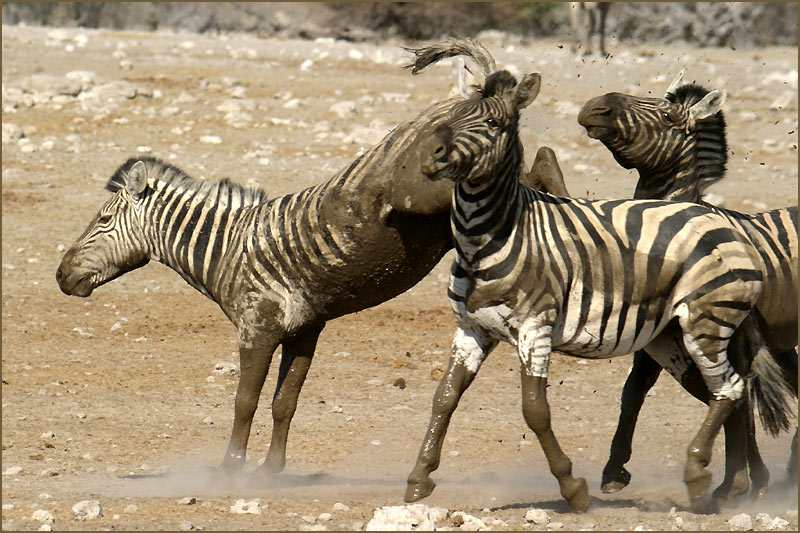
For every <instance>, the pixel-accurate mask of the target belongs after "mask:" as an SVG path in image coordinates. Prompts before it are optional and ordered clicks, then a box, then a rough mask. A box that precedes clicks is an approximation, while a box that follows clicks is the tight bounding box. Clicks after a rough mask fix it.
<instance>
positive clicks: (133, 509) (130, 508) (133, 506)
mask: <svg viewBox="0 0 800 533" xmlns="http://www.w3.org/2000/svg"><path fill="white" fill-rule="evenodd" d="M138 510H139V506H138V505H136V504H135V503H130V504H128V505H126V506H125V509H123V510H122V512H124V513H135V512H136V511H138Z"/></svg>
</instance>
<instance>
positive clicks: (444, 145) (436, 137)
mask: <svg viewBox="0 0 800 533" xmlns="http://www.w3.org/2000/svg"><path fill="white" fill-rule="evenodd" d="M451 138H452V131H451V130H450V128H449V127H447V126H445V125H442V126H439V127H438V128H436V130H435V131H434V132H433V133H432V134H431V135H430V136H429V137H428V138H427V139H425V141H423V142H422V144H421V146H420V170H421V171H422V173H423V174H424V175H426V176H428V177H431V178H434V177H437V176H436V174H438V173H439V172H441V171H442V170H444V169H446V168H448V167H449V166H450V164H451V162H450V152H451V150H450V143H449V140H450V139H451Z"/></svg>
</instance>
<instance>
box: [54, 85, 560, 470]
mask: <svg viewBox="0 0 800 533" xmlns="http://www.w3.org/2000/svg"><path fill="white" fill-rule="evenodd" d="M459 100H461V99H460V98H458V99H452V100H446V101H443V102H439V103H437V104H434V105H433V106H431V107H430V108H429V109H427V110H426V111H424V112H423V113H421V114H420V115H419V116H418V117H416V118H415V119H413V120H411V121H409V122H406V123H404V124H401V125H399V126H398V127H397V128H395V129H394V130H393V131H392V132H391V133H389V134H388V135H387V136H386V137H385V138H384V139H383V140H382V141H381V142H380V143H379V144H378V145H376V146H375V147H373V148H372V149H370V150H369V151H368V152H367V153H365V154H364V155H363V156H361V157H359V158H358V159H356V160H355V161H354V162H353V163H352V164H351V165H349V166H348V167H347V168H346V169H343V170H342V171H341V172H339V173H338V174H337V175H336V176H334V177H333V178H331V179H329V180H327V181H325V182H323V183H320V184H319V185H316V186H314V187H310V188H308V189H306V190H304V191H301V192H298V193H296V194H290V195H286V196H282V197H279V198H267V196H266V194H265V193H263V192H261V191H257V190H248V189H244V188H243V187H241V186H239V185H237V184H234V183H232V182H231V181H230V180H223V181H221V182H219V183H217V184H207V183H203V182H200V181H197V180H194V179H192V178H191V177H189V176H187V175H186V174H185V173H184V172H182V171H181V170H180V169H178V168H175V167H173V166H170V165H168V164H166V163H164V162H162V161H160V160H158V159H155V158H149V157H145V158H133V159H130V160H128V161H127V162H126V163H124V164H123V165H122V166H120V167H119V168H118V169H117V171H116V172H115V173H114V175H113V176H112V177H111V179H110V180H109V182H108V184H107V188H108V189H109V190H110V191H111V192H112V193H114V194H113V196H112V197H111V198H110V199H109V200H108V201H107V202H106V203H105V205H103V207H102V208H101V209H100V211H99V213H98V214H97V216H96V217H95V218H94V219H93V220H92V221H91V223H90V224H89V226H88V227H87V228H86V230H85V231H84V233H83V235H81V236H80V237H79V238H78V240H77V241H76V242H75V243H74V244H73V245H72V246H71V247H70V248H69V250H67V252H66V253H65V255H64V258H63V259H62V261H61V264H60V266H59V268H58V270H57V273H56V279H57V281H58V284H59V286H60V287H61V290H62V291H63V292H64V293H66V294H68V295H75V296H82V297H86V296H89V295H90V294H91V293H92V291H93V290H94V289H95V288H96V287H98V286H100V285H102V284H104V283H106V282H108V281H111V280H113V279H115V278H116V277H118V276H120V275H122V274H124V273H126V272H128V271H131V270H134V269H136V268H139V267H141V266H144V265H145V264H146V263H147V262H148V261H150V260H151V259H152V260H155V261H159V262H161V263H163V264H165V265H166V266H168V267H170V268H172V269H173V270H175V271H176V272H178V274H180V275H181V276H182V277H183V278H184V279H185V280H186V281H187V282H188V283H189V284H190V285H191V286H192V287H194V288H195V289H197V290H198V291H200V292H201V293H202V294H204V295H205V296H207V297H209V298H210V299H212V300H213V301H214V302H216V303H217V304H218V305H219V306H220V308H221V309H222V311H223V312H224V313H225V315H226V316H227V317H228V318H229V319H230V320H231V322H233V324H234V326H235V327H236V328H237V332H238V340H239V357H240V366H241V378H240V380H239V385H238V389H237V391H236V400H235V416H234V422H233V429H232V432H231V437H230V441H229V444H228V447H227V451H226V453H225V458H224V460H223V463H222V468H221V470H222V472H228V473H230V472H234V471H236V470H238V469H240V468H241V467H242V465H243V464H244V461H245V456H246V455H245V454H246V449H247V441H248V438H249V435H250V426H251V423H252V419H253V415H254V413H255V410H256V407H257V406H258V399H259V395H260V393H261V389H262V387H263V384H264V380H265V378H266V375H267V371H268V369H269V365H270V362H271V360H272V354H273V352H274V351H275V349H276V348H277V346H278V345H282V348H283V355H282V358H281V364H280V368H279V374H278V380H277V385H276V389H275V395H274V397H273V400H272V418H273V428H272V438H271V443H270V447H269V452H268V454H267V458H266V461H265V462H264V464H263V467H262V469H263V471H265V473H270V472H279V471H281V470H282V469H283V468H284V466H285V463H286V442H287V438H288V432H289V425H290V423H291V420H292V417H293V416H294V413H295V410H296V408H297V399H298V396H299V394H300V389H301V387H302V385H303V382H304V380H305V378H306V375H307V372H308V369H309V366H310V364H311V359H312V357H313V355H314V350H315V347H316V343H317V339H318V336H319V334H320V332H321V331H322V329H323V327H324V326H325V323H326V321H328V320H331V319H333V318H336V317H339V316H342V315H345V314H348V313H352V312H355V311H359V310H362V309H366V308H368V307H372V306H374V305H377V304H379V303H382V302H384V301H386V300H389V299H390V298H392V297H394V296H396V295H398V294H400V293H402V292H404V291H406V290H407V289H409V288H410V287H412V286H413V285H415V284H416V283H417V282H418V281H420V280H421V279H422V278H423V277H424V276H425V275H426V274H427V273H428V272H430V270H431V269H432V268H433V267H434V266H435V265H436V264H437V263H438V262H439V260H440V259H441V258H442V256H443V255H444V254H445V252H447V251H448V250H449V249H451V248H452V236H451V233H450V225H449V209H450V198H451V196H452V188H453V186H452V184H451V183H448V182H438V183H432V182H430V180H429V179H428V178H427V177H426V176H424V175H422V174H421V173H420V170H419V163H418V157H419V156H418V149H419V146H418V141H417V135H418V134H419V133H421V132H424V131H426V130H427V129H430V128H432V127H433V124H435V123H436V121H437V120H439V119H441V118H442V117H444V116H445V115H446V114H447V112H448V111H449V109H450V108H451V107H452V105H453V104H454V103H455V102H457V101H459ZM528 179H530V180H533V181H536V182H537V183H538V184H539V185H540V186H543V187H550V190H558V188H559V187H560V188H563V182H560V181H559V180H560V179H561V174H560V171H559V169H558V163H557V161H556V160H555V155H554V154H553V152H552V150H550V149H549V148H547V147H542V148H541V149H540V150H539V153H538V154H537V158H536V160H535V161H534V163H533V165H532V167H531V171H530V173H529V178H528ZM537 180H538V181H537Z"/></svg>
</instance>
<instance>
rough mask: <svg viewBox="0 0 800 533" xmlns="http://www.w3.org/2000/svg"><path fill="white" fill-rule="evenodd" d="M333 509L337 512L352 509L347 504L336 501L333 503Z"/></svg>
mask: <svg viewBox="0 0 800 533" xmlns="http://www.w3.org/2000/svg"><path fill="white" fill-rule="evenodd" d="M333 510H334V511H335V512H337V511H338V512H347V511H349V510H350V508H349V507H348V506H347V505H345V504H343V503H340V502H336V503H334V504H333Z"/></svg>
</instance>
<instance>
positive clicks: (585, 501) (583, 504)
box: [521, 368, 589, 512]
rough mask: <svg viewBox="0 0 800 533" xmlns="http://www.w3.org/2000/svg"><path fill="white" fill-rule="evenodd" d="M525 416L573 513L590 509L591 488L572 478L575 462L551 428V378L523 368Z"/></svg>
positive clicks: (583, 481) (523, 407)
mask: <svg viewBox="0 0 800 533" xmlns="http://www.w3.org/2000/svg"><path fill="white" fill-rule="evenodd" d="M521 374H522V414H523V416H524V417H525V422H526V423H527V424H528V427H529V428H531V429H532V430H533V432H534V433H536V437H537V438H538V439H539V444H540V445H541V447H542V450H543V451H544V455H545V457H547V463H548V464H549V465H550V472H551V473H552V474H553V475H554V476H555V478H556V479H557V480H558V486H559V489H560V491H561V496H563V497H564V499H565V500H567V504H568V505H569V509H570V511H572V512H582V511H585V510H586V509H587V508H588V507H589V487H588V485H587V484H586V480H585V479H583V478H574V477H572V462H571V461H570V460H569V457H567V455H566V454H565V453H564V452H563V451H562V450H561V447H560V446H559V445H558V441H557V440H556V436H555V434H554V433H553V428H552V427H551V426H550V406H549V405H548V404H547V377H546V376H545V377H539V376H533V375H531V374H529V373H528V372H526V369H525V368H523V369H522V372H521Z"/></svg>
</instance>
